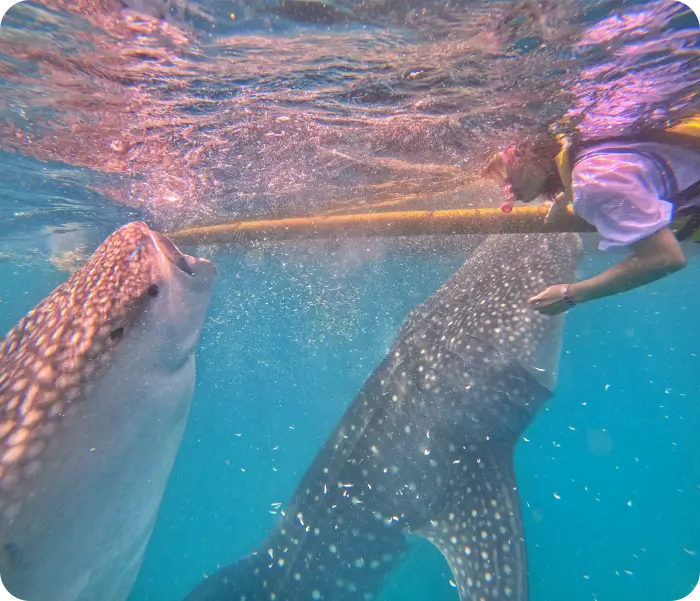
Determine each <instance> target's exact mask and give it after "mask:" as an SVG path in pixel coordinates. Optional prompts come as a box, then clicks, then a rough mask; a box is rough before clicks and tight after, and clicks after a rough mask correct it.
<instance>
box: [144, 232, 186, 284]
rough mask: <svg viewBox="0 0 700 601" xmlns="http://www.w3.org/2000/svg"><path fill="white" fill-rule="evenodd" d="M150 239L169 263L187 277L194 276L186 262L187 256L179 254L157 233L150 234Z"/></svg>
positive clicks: (170, 242)
mask: <svg viewBox="0 0 700 601" xmlns="http://www.w3.org/2000/svg"><path fill="white" fill-rule="evenodd" d="M151 238H152V239H153V241H154V242H155V244H156V246H157V247H158V248H159V249H160V251H161V252H162V253H163V255H165V257H166V258H167V259H168V261H170V262H171V263H172V264H173V265H175V266H176V267H177V268H179V269H180V270H181V271H184V272H185V273H186V274H187V275H192V276H193V275H194V271H193V270H192V267H190V265H189V263H188V262H187V256H186V255H185V254H183V253H182V252H180V249H178V247H177V246H175V245H174V244H173V243H172V241H171V240H170V239H169V238H167V237H166V236H163V235H162V234H159V233H158V232H151Z"/></svg>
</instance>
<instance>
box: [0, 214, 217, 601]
mask: <svg viewBox="0 0 700 601" xmlns="http://www.w3.org/2000/svg"><path fill="white" fill-rule="evenodd" d="M215 273H216V272H215V269H214V266H213V265H212V264H211V263H210V262H209V261H206V260H203V259H195V258H193V257H189V256H186V255H183V254H182V253H180V251H179V250H177V248H175V246H174V245H173V244H172V243H171V242H170V241H169V240H168V239H167V238H165V237H164V236H162V235H160V234H157V233H155V232H152V231H151V230H149V228H148V227H147V226H146V225H145V224H143V223H139V222H135V223H131V224H129V225H126V226H124V227H122V228H120V229H119V230H117V231H116V232H115V233H113V234H112V235H111V236H110V237H109V238H107V240H106V241H105V242H104V243H103V244H102V245H101V246H100V247H99V248H98V249H97V250H96V251H95V253H94V254H93V256H92V257H91V259H90V260H89V261H88V263H87V264H86V265H85V266H84V267H83V268H82V269H80V270H79V271H77V272H76V273H75V274H73V276H72V277H71V278H70V279H69V280H68V281H66V282H65V283H64V284H62V285H61V286H59V287H58V288H57V289H56V290H54V291H53V292H52V293H51V294H50V295H49V296H48V297H47V298H46V299H45V300H43V301H42V302H41V303H40V304H39V305H37V307H36V308H35V309H33V310H32V311H30V312H29V313H28V314H27V316H26V317H24V318H23V319H22V320H21V321H20V322H19V324H18V325H17V326H16V327H15V328H14V329H13V330H12V331H11V332H10V333H9V334H8V335H7V337H6V338H5V340H4V341H3V342H2V344H1V345H0V578H2V582H3V584H4V585H5V587H6V588H7V589H8V590H9V592H10V593H12V594H13V595H15V596H17V597H19V598H20V599H25V600H27V601H123V600H124V599H126V598H127V596H128V594H129V591H130V590H131V588H132V585H133V582H134V580H135V578H136V575H137V572H138V569H139V567H140V565H141V561H142V558H143V554H144V550H145V548H146V544H147V542H148V539H149V537H150V534H151V531H152V529H153V525H154V522H155V518H156V513H157V511H158V506H159V504H160V501H161V497H162V495H163V492H164V489H165V485H166V481H167V479H168V476H169V474H170V470H171V467H172V465H173V461H174V459H175V455H176V454H177V450H178V446H179V444H180V440H181V438H182V433H183V430H184V427H185V423H186V420H187V415H188V412H189V406H190V402H191V399H192V393H193V389H194V378H195V359H194V351H195V346H196V344H197V341H198V339H199V335H200V331H201V328H202V325H203V323H204V318H205V314H206V310H207V306H208V304H209V297H210V294H211V288H212V284H213V282H214V279H215Z"/></svg>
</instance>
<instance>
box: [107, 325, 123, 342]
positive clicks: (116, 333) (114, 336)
mask: <svg viewBox="0 0 700 601" xmlns="http://www.w3.org/2000/svg"><path fill="white" fill-rule="evenodd" d="M123 334H124V328H116V329H114V330H112V331H111V332H110V333H109V339H110V340H111V341H112V342H117V340H119V339H120V338H121V337H122V335H123Z"/></svg>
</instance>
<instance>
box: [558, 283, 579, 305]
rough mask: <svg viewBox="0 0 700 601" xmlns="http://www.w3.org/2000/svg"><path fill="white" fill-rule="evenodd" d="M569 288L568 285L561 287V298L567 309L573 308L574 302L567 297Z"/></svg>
mask: <svg viewBox="0 0 700 601" xmlns="http://www.w3.org/2000/svg"><path fill="white" fill-rule="evenodd" d="M569 286H570V284H564V285H563V286H562V287H561V298H562V300H563V301H564V302H565V303H566V304H567V305H568V306H569V307H575V306H576V301H575V300H574V299H573V298H571V297H570V296H569Z"/></svg>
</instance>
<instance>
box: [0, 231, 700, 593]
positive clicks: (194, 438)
mask: <svg viewBox="0 0 700 601" xmlns="http://www.w3.org/2000/svg"><path fill="white" fill-rule="evenodd" d="M456 241H457V239H451V240H447V241H446V240H445V239H431V240H429V241H426V242H427V244H426V248H425V249H424V250H423V251H420V250H419V249H416V248H413V249H412V250H406V249H401V248H400V246H398V245H397V244H396V243H391V242H384V241H382V242H379V241H364V240H363V241H348V242H345V243H342V244H335V243H327V244H325V245H323V246H321V243H317V244H316V243H315V244H305V245H304V246H303V247H299V246H298V245H293V244H284V245H279V246H276V247H274V248H268V249H251V250H246V249H232V250H230V251H222V250H218V251H217V252H216V253H215V254H214V258H215V260H216V263H217V265H218V268H219V274H220V276H219V280H218V282H217V285H216V289H215V294H214V298H213V301H212V305H211V309H210V311H209V318H208V320H207V323H206V327H205V331H204V334H203V337H202V341H201V344H200V347H199V352H198V385H197V390H196V394H195V399H194V404H193V407H192V412H191V416H190V422H189V426H188V429H187V432H186V435H185V439H184V441H183V444H182V447H181V451H180V455H179V457H178V460H177V462H176V465H175V469H174V471H173V474H172V478H171V480H170V483H169V486H168V490H167V492H166V495H165V498H164V501H163V505H162V509H161V512H160V515H159V518H158V523H157V526H156V529H155V532H154V534H153V538H152V540H151V543H150V546H149V549H148V552H147V555H146V559H145V562H144V566H143V569H142V573H141V575H140V577H139V579H138V581H137V583H136V586H135V588H134V590H133V593H132V596H131V600H132V601H140V600H143V601H146V600H156V599H157V600H160V599H178V598H180V596H181V595H183V594H184V593H185V592H186V591H187V590H188V589H189V588H190V587H191V586H193V585H195V584H196V583H197V582H198V581H199V580H200V579H201V577H202V576H203V574H205V573H207V572H211V571H213V570H214V569H215V567H216V566H217V564H224V563H226V562H228V561H231V560H234V559H236V558H238V557H239V556H241V555H243V554H245V553H247V552H249V551H250V550H252V549H253V548H255V547H256V546H257V545H258V544H259V543H260V542H261V540H262V538H263V537H264V536H265V534H266V532H267V531H268V529H269V528H270V527H271V526H272V525H273V523H274V519H275V516H274V515H271V514H270V513H269V512H270V510H271V509H272V507H271V504H272V503H275V502H285V501H286V500H287V498H288V497H289V496H290V494H291V493H292V491H293V489H294V488H295V486H296V484H297V483H298V480H299V479H300V477H301V475H302V474H303V472H304V470H305V468H306V466H307V465H308V464H309V463H310V461H311V460H312V458H313V456H314V454H315V453H316V452H317V450H318V449H319V448H320V446H321V444H322V443H323V441H324V440H325V437H326V436H327V434H328V433H330V431H331V430H332V428H333V427H334V425H335V423H336V422H337V420H338V419H339V417H340V416H341V415H342V413H343V411H344V409H345V408H346V407H347V405H348V404H349V403H350V401H351V400H352V399H353V397H354V395H355V393H356V392H357V390H358V389H359V388H360V386H361V385H362V383H363V382H364V380H365V378H366V377H367V376H368V375H369V373H370V372H371V371H372V369H373V368H374V367H375V366H376V364H377V363H378V362H379V361H380V360H381V359H382V358H383V356H384V354H385V353H386V351H387V349H388V346H389V345H390V342H391V340H392V337H393V336H394V334H395V333H396V330H397V328H398V327H399V325H400V323H401V322H402V319H403V318H404V316H405V314H406V312H407V311H409V310H410V309H411V308H412V307H413V306H415V305H416V304H417V303H418V302H420V301H421V300H423V299H424V298H426V297H427V296H429V295H430V294H431V293H432V292H433V291H434V290H435V289H437V288H438V287H439V286H440V285H441V283H442V282H443V281H444V280H445V279H446V278H447V277H449V275H450V274H451V273H452V271H453V270H454V269H455V268H456V267H457V266H459V265H460V264H461V260H462V257H463V256H464V255H465V254H466V252H465V251H460V250H459V248H455V244H454V242H456ZM446 243H447V244H446ZM459 243H460V245H462V244H463V246H464V247H465V248H467V249H468V248H470V244H473V240H471V241H470V240H469V239H464V238H461V239H459ZM458 246H459V245H458ZM321 251H322V252H321ZM607 259H608V258H607V257H603V256H600V254H599V253H591V254H589V255H587V256H586V259H585V261H584V264H583V272H584V275H585V274H586V273H589V274H592V273H594V272H595V271H597V270H599V269H601V268H602V267H604V266H605V265H607V262H606V261H607ZM0 277H1V278H2V281H6V282H7V281H12V282H13V285H12V287H6V288H4V289H3V294H2V297H1V298H2V304H1V305H0V306H2V309H3V310H2V312H1V313H0V326H1V327H4V328H6V329H7V327H9V326H10V325H11V324H12V323H13V322H14V321H15V320H16V319H17V318H18V317H19V316H20V315H21V314H22V313H23V312H24V311H25V310H26V309H27V308H28V307H31V306H33V304H34V303H35V302H37V301H38V300H39V299H41V298H42V297H43V296H44V295H45V294H46V293H47V292H48V291H49V290H50V289H51V288H52V286H54V285H55V284H56V283H58V282H60V281H61V280H62V279H63V277H64V274H63V273H61V272H57V271H56V270H53V269H50V268H48V267H46V266H45V265H41V264H39V265H34V266H32V267H30V268H23V269H19V268H18V267H17V266H15V265H13V264H12V263H10V262H5V263H0ZM698 281H700V262H698V261H697V258H696V260H695V261H691V263H690V265H689V266H688V268H687V269H686V270H684V271H683V272H681V273H679V274H676V275H674V276H673V277H672V278H669V279H668V280H666V281H663V282H660V283H657V284H653V285H651V286H648V287H646V288H645V289H643V290H640V291H635V292H632V293H630V294H627V295H625V296H624V297H619V298H616V299H609V300H605V301H600V302H598V303H597V304H595V305H589V306H584V307H577V308H576V310H575V311H572V312H571V313H570V314H569V316H568V317H567V324H566V334H565V340H564V348H563V352H562V360H561V374H560V379H559V383H558V388H557V391H556V395H555V398H554V399H553V400H552V401H551V402H550V403H549V404H548V405H547V406H546V409H545V410H544V411H543V412H542V413H541V414H540V415H539V416H538V418H537V419H536V420H535V422H534V423H533V424H532V426H531V427H530V428H529V430H528V431H527V432H526V433H525V437H524V439H523V440H521V442H520V443H519V446H518V448H517V452H516V466H517V468H516V469H517V473H518V478H519V482H520V487H521V491H522V502H523V511H524V520H525V528H526V537H527V545H528V550H529V561H530V579H531V580H530V582H531V585H530V586H531V598H532V599H533V600H537V601H548V600H555V599H562V598H566V599H571V600H572V601H579V600H581V601H583V600H588V599H593V598H595V599H598V600H600V601H605V600H618V599H649V600H652V599H654V600H656V599H658V600H666V599H668V600H674V599H679V598H681V597H683V596H685V595H686V594H688V593H689V592H690V591H691V590H692V587H693V586H694V585H695V584H696V582H697V575H698V573H700V557H699V556H698V555H697V554H696V551H698V549H699V548H700V523H699V522H698V520H697V506H698V500H699V497H700V487H699V483H700V466H699V465H698V462H697V461H696V458H697V457H698V453H699V452H700V440H699V439H698V437H697V423H698V420H700V406H698V404H697V399H698V398H700V394H699V393H700V382H699V379H698V375H697V374H698V369H699V368H700V364H699V362H700V358H699V357H698V353H697V327H696V324H697V317H696V316H697V314H698V311H699V310H700V299H699V298H698V296H697V294H695V291H696V290H697V283H698ZM525 439H527V441H526V440H525ZM555 494H556V495H557V496H558V497H560V498H555ZM450 577H451V576H450V574H449V570H448V568H447V565H446V562H444V560H443V559H442V557H441V556H440V555H439V553H438V552H437V551H436V550H434V549H432V548H431V547H430V546H429V545H428V544H426V543H422V544H419V545H417V549H416V551H415V553H414V554H413V555H412V556H411V558H410V559H409V560H408V562H407V563H406V564H405V565H404V566H403V567H402V568H401V570H399V572H398V573H396V574H395V576H394V578H393V579H392V581H391V582H390V583H389V585H388V587H387V589H386V590H385V591H384V593H383V597H382V598H383V599H386V600H387V601H388V600H398V599H431V600H435V601H438V600H443V599H444V600H445V601H447V600H450V599H452V600H455V599H457V594H456V591H455V590H454V589H453V588H452V587H451V586H450V583H449V580H450Z"/></svg>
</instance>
